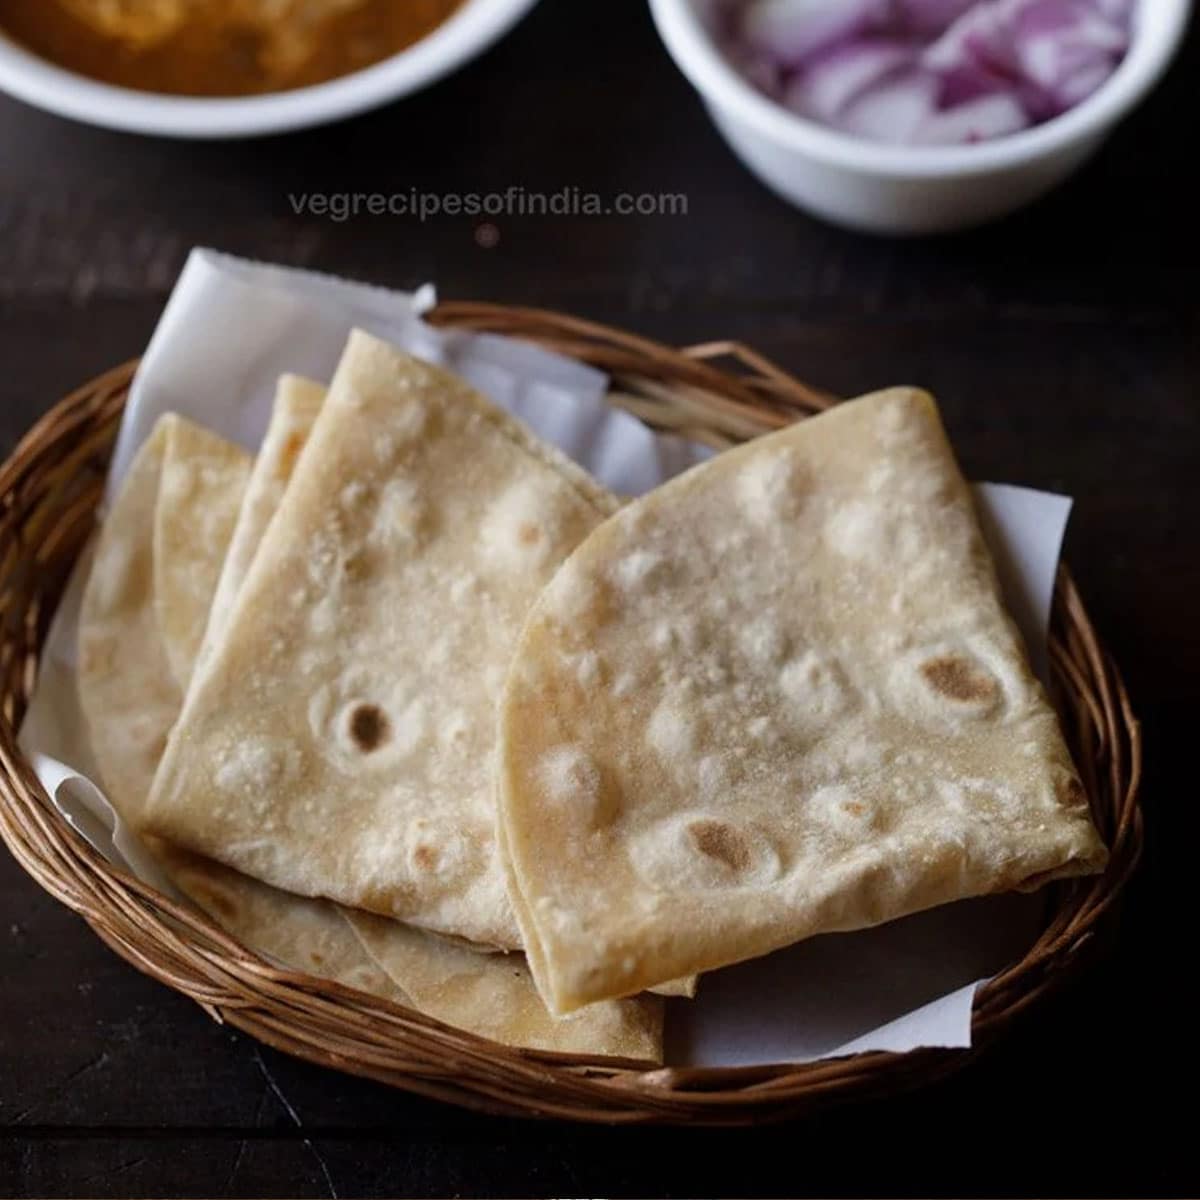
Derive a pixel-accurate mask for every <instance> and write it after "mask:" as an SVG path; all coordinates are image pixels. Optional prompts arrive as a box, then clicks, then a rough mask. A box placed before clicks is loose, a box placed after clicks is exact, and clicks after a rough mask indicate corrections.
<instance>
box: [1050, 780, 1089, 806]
mask: <svg viewBox="0 0 1200 1200" xmlns="http://www.w3.org/2000/svg"><path fill="white" fill-rule="evenodd" d="M1054 792H1055V795H1057V796H1058V802H1059V804H1061V805H1062V806H1063V808H1087V806H1088V797H1087V792H1085V791H1084V790H1083V784H1082V783H1080V782H1079V780H1078V779H1076V778H1075V776H1074V775H1071V776H1069V777H1068V778H1066V779H1060V780H1059V781H1058V782H1057V783H1056V784H1055V785H1054Z"/></svg>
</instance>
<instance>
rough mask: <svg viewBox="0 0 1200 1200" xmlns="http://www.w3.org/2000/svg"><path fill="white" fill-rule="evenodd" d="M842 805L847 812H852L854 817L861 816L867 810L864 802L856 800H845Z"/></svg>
mask: <svg viewBox="0 0 1200 1200" xmlns="http://www.w3.org/2000/svg"><path fill="white" fill-rule="evenodd" d="M842 807H843V808H844V809H845V810H846V811H847V812H848V813H853V814H854V815H855V816H856V817H861V816H862V815H863V813H865V812H866V811H867V806H866V805H865V804H860V803H859V802H858V801H857V800H847V801H846V803H845V804H843V805H842Z"/></svg>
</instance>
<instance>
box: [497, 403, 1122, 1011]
mask: <svg viewBox="0 0 1200 1200" xmlns="http://www.w3.org/2000/svg"><path fill="white" fill-rule="evenodd" d="M500 738H501V744H500V766H499V774H500V808H501V840H502V845H503V848H504V854H505V859H506V863H507V868H508V871H509V878H510V884H511V888H512V894H513V899H514V904H515V907H516V911H517V913H518V916H519V919H520V923H521V929H522V933H523V934H524V938H525V943H526V950H527V954H528V956H529V959H530V963H531V966H532V967H533V970H534V975H535V978H536V979H537V980H538V984H539V987H540V988H541V990H542V994H543V996H544V998H545V999H546V1001H547V1003H548V1004H549V1006H550V1007H551V1008H552V1009H553V1010H554V1011H557V1012H565V1011H570V1010H572V1009H574V1008H576V1007H577V1006H579V1005H580V1004H584V1003H587V1002H589V1001H594V1000H597V999H601V998H604V997H613V996H620V995H625V994H628V993H632V992H636V991H639V990H641V989H643V988H645V987H647V986H649V985H652V984H654V983H656V982H658V981H659V980H662V979H666V978H669V977H672V976H678V975H682V974H686V973H693V972H699V971H707V970H711V969H713V968H715V967H720V966H723V965H725V964H727V963H732V962H736V961H740V960H743V959H747V958H751V957H753V956H756V955H761V954H765V953H767V952H768V951H770V950H773V949H776V948H777V947H781V946H784V945H787V944H789V943H791V942H795V941H797V940H799V939H801V938H805V937H808V936H811V935H813V934H817V933H822V932H828V931H834V930H851V929H858V928H862V927H865V926H869V925H874V924H877V923H879V922H882V921H888V920H891V919H893V918H896V917H900V916H902V915H904V914H906V913H911V912H914V911H917V910H919V909H924V908H929V907H931V906H933V905H937V904H941V903H944V902H946V901H952V900H957V899H961V898H964V897H968V896H975V895H979V894H982V893H989V892H997V891H1003V890H1007V889H1014V888H1030V887H1034V886H1036V885H1038V884H1040V883H1042V882H1044V881H1046V880H1049V879H1054V878H1058V877H1060V876H1068V875H1077V874H1084V873H1089V872H1094V871H1097V870H1099V869H1100V868H1101V867H1102V866H1103V865H1104V862H1105V858H1106V852H1105V848H1104V846H1103V844H1102V843H1101V841H1100V838H1099V836H1098V835H1097V833H1096V830H1095V828H1094V827H1093V825H1092V822H1091V819H1090V816H1089V812H1088V806H1087V800H1086V797H1085V795H1084V792H1083V789H1082V787H1081V786H1080V783H1079V781H1078V778H1077V776H1076V773H1075V770H1074V768H1073V766H1072V764H1071V759H1070V756H1069V753H1068V751H1067V749H1066V747H1065V745H1064V743H1063V740H1062V736H1061V734H1060V731H1059V727H1058V723H1057V720H1056V717H1055V714H1054V713H1053V711H1052V710H1051V708H1050V706H1049V705H1048V703H1047V701H1046V699H1045V696H1044V695H1043V692H1042V689H1041V688H1040V686H1039V685H1038V684H1037V682H1036V681H1035V680H1034V678H1033V677H1032V675H1031V673H1030V670H1029V667H1028V665H1027V662H1026V658H1025V655H1024V652H1023V648H1022V646H1021V644H1020V641H1019V636H1018V634H1017V632H1016V630H1015V628H1014V626H1013V625H1012V622H1011V621H1010V620H1009V618H1008V617H1007V616H1006V615H1005V612H1004V609H1003V607H1002V605H1001V601H1000V598H999V594H998V590H997V584H996V578H995V574H994V571H993V568H992V564H991V561H990V558H989V556H988V552H987V549H986V547H985V545H984V542H983V538H982V536H981V534H980V530H979V526H978V524H977V521H976V516H975V512H974V509H973V506H972V500H971V497H970V493H969V491H968V489H967V486H966V484H965V482H964V481H963V479H962V476H961V475H960V474H959V471H958V468H957V465H956V463H955V461H954V457H953V454H952V451H951V449H950V447H949V445H948V443H947V441H946V437H945V434H944V432H943V430H942V427H941V423H940V421H939V419H938V415H937V410H936V408H935V406H934V404H933V402H932V400H931V399H930V398H929V397H928V396H927V395H925V394H924V393H921V392H916V391H911V390H905V389H898V390H893V391H888V392H882V393H879V394H877V395H873V396H869V397H867V398H865V399H862V400H859V401H857V402H853V403H849V404H845V405H841V406H839V407H838V408H836V409H834V410H833V411H831V412H830V413H828V414H826V415H823V416H820V417H817V418H814V419H812V420H810V421H806V422H803V423H802V424H799V425H796V426H793V427H791V428H788V429H786V430H784V431H782V432H780V433H777V434H774V435H771V436H769V437H764V438H762V439H759V440H758V441H755V442H752V443H750V444H749V445H747V446H744V447H741V448H739V449H737V450H733V451H730V452H728V453H725V454H722V455H720V456H719V457H718V458H716V459H714V460H712V461H711V462H709V463H707V464H704V465H703V466H700V467H698V468H695V469H694V470H692V471H690V472H688V473H687V474H685V475H683V476H681V477H679V478H678V479H676V480H674V481H672V482H671V483H669V484H667V485H666V486H665V487H663V488H661V489H659V490H658V491H656V492H654V493H651V494H650V495H649V496H647V497H645V498H643V499H642V500H640V501H637V502H634V503H633V504H631V505H629V506H628V507H626V508H625V509H624V510H622V511H621V512H620V513H618V514H617V515H616V516H614V517H613V518H612V519H611V520H609V521H608V522H606V523H605V524H604V525H603V526H601V527H600V528H599V529H598V530H596V532H595V533H593V534H592V535H591V536H590V537H589V538H588V540H587V541H586V542H584V543H583V545H582V546H580V547H579V549H578V550H577V551H576V552H575V553H574V554H573V555H572V556H571V558H570V559H569V560H568V561H567V563H566V564H565V565H564V567H563V568H562V569H561V570H560V571H559V573H558V575H557V576H556V577H555V579H554V581H553V582H552V583H551V584H550V586H549V587H548V589H547V590H546V592H545V593H544V594H543V596H542V598H541V600H540V601H539V603H538V605H537V607H536V609H535V610H534V612H533V614H532V616H531V618H530V620H529V623H528V625H527V627H526V629H525V631H524V633H523V635H522V638H521V642H520V645H519V647H518V649H517V652H516V655H515V657H514V660H513V666H512V672H511V676H510V679H509V683H508V687H507V694H506V699H505V702H504V707H503V712H502V715H501V734H500Z"/></svg>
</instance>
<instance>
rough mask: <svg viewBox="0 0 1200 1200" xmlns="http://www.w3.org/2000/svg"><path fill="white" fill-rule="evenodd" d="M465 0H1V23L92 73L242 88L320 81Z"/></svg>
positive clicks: (388, 48)
mask: <svg viewBox="0 0 1200 1200" xmlns="http://www.w3.org/2000/svg"><path fill="white" fill-rule="evenodd" d="M462 3H463V0H0V29H3V31H4V32H5V33H7V34H9V35H10V36H11V37H12V38H14V39H15V40H17V41H19V42H21V43H23V44H24V45H25V46H27V47H28V48H29V49H30V50H32V51H34V53H36V54H39V55H41V56H42V57H43V58H47V59H50V60H51V61H52V62H55V63H58V64H59V65H60V66H63V67H66V68H68V69H69V70H72V71H77V72H79V73H80V74H82V75H89V76H91V77H92V78H93V79H100V80H103V81H104V82H105V83H114V84H118V85H120V86H122V87H128V88H136V89H138V90H139V91H148V92H173V93H177V94H181V95H188V96H245V95H252V94H256V93H262V92H277V91H284V90H286V89H289V88H297V87H305V86H306V85H308V84H314V83H323V82H325V81H326V80H329V79H336V78H337V77H338V76H340V75H348V74H349V73H350V72H352V71H357V70H360V69H361V68H363V67H368V66H370V65H371V64H372V63H377V62H379V61H381V60H382V59H385V58H388V57H390V56H391V55H393V54H395V53H397V52H398V51H400V50H403V49H404V48H405V47H407V46H411V45H412V44H413V43H414V42H417V41H420V39H421V38H423V37H425V35H426V34H428V33H430V32H432V30H434V29H436V28H437V26H438V25H440V24H441V23H442V22H443V21H445V20H446V18H447V17H449V16H450V14H451V13H453V12H454V10H455V9H457V8H458V7H460V5H461V4H462Z"/></svg>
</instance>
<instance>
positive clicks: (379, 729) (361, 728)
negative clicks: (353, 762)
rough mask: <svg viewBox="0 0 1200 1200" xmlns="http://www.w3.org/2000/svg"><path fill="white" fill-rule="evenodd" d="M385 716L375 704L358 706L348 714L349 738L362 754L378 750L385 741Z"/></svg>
mask: <svg viewBox="0 0 1200 1200" xmlns="http://www.w3.org/2000/svg"><path fill="white" fill-rule="evenodd" d="M388 733H389V728H388V719H387V714H386V713H385V712H384V711H383V709H381V708H379V707H378V705H375V704H360V705H358V707H357V708H355V710H354V711H353V712H352V713H351V714H350V736H351V738H353V739H354V744H355V745H356V746H357V747H358V748H359V749H360V750H361V751H362V752H363V753H364V754H370V753H371V751H372V750H378V749H379V747H380V746H382V745H383V743H384V742H385V741H387V738H388Z"/></svg>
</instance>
